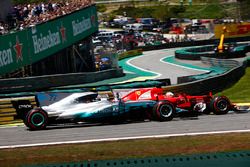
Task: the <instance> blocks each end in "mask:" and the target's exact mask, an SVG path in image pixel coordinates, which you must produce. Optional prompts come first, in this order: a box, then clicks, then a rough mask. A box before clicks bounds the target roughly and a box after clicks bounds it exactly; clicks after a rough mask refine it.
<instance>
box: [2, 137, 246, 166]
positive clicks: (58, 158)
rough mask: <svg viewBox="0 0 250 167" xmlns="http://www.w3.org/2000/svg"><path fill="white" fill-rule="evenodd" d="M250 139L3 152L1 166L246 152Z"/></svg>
mask: <svg viewBox="0 0 250 167" xmlns="http://www.w3.org/2000/svg"><path fill="white" fill-rule="evenodd" d="M249 139H250V133H239V134H237V135H235V134H233V133H232V134H222V135H201V136H183V137H169V138H162V139H143V140H125V141H114V142H101V143H87V144H70V145H56V146H42V147H28V148H14V149H1V150H0V166H4V167H8V166H10V167H17V166H22V165H36V164H51V163H69V162H82V161H86V160H89V161H91V160H114V159H125V158H145V157H156V156H168V155H169V156H170V155H190V154H200V153H216V152H235V151H247V150H250V140H249ZM229 141H230V142H229Z"/></svg>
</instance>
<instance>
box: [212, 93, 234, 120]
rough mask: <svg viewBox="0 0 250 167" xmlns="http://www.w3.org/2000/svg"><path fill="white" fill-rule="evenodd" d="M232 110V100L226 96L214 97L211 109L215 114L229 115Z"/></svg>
mask: <svg viewBox="0 0 250 167" xmlns="http://www.w3.org/2000/svg"><path fill="white" fill-rule="evenodd" d="M230 108H231V102H230V100H229V99H228V98H227V97H225V96H217V97H214V98H213V99H212V100H211V102H210V109H211V110H212V111H213V113H214V114H217V115H222V114H227V113H228V111H229V110H230Z"/></svg>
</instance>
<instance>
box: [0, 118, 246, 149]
mask: <svg viewBox="0 0 250 167" xmlns="http://www.w3.org/2000/svg"><path fill="white" fill-rule="evenodd" d="M221 131H223V132H232V131H236V132H239V131H240V132H244V131H250V113H244V114H243V113H241V114H236V113H229V114H227V115H201V116H198V117H183V118H179V117H176V118H174V119H173V120H172V121H169V122H157V121H144V122H136V123H135V122H129V123H124V124H117V125H108V124H106V125H102V124H100V125H91V124H90V125H85V124H79V125H61V126H50V127H48V128H47V129H46V130H40V131H30V130H28V129H27V128H26V127H24V126H19V127H8V128H0V134H1V135H0V148H12V147H21V146H35V145H49V144H61V143H78V142H79V143H81V142H82V143H83V142H91V141H99V140H101V141H102V140H117V139H131V138H132V139H133V138H147V137H157V136H162V137H164V136H168V135H169V136H179V135H188V134H189V133H191V134H192V133H198V134H199V133H201V134H203V133H207V132H209V133H216V132H219V133H220V132H221Z"/></svg>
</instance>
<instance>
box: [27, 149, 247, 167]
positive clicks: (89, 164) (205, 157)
mask: <svg viewBox="0 0 250 167" xmlns="http://www.w3.org/2000/svg"><path fill="white" fill-rule="evenodd" d="M249 164H250V151H245V152H243V151H241V152H230V153H207V154H194V155H183V156H162V157H146V158H128V159H118V160H97V161H83V162H72V163H60V164H47V165H46V164H43V165H30V166H28V167H45V166H46V167H125V166H126V167H145V166H147V167H166V166H171V167H183V166H192V167H200V166H202V167H211V166H220V167H239V166H240V167H249Z"/></svg>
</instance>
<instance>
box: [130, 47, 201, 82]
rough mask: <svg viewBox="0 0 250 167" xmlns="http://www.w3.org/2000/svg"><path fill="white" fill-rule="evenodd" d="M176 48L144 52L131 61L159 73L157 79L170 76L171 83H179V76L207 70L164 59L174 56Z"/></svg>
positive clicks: (142, 67) (198, 63) (197, 62)
mask: <svg viewBox="0 0 250 167" xmlns="http://www.w3.org/2000/svg"><path fill="white" fill-rule="evenodd" d="M177 49H178V48H174V49H164V50H155V51H147V52H143V56H139V57H135V58H133V59H131V60H130V61H129V63H130V64H132V65H134V66H136V67H140V68H141V69H144V70H147V71H151V72H154V73H156V74H157V76H156V77H155V78H156V79H165V78H170V80H171V84H177V78H178V77H182V76H189V75H197V74H203V73H205V72H206V71H205V70H199V69H195V68H189V67H185V66H178V65H176V64H174V63H168V62H165V61H163V59H164V58H166V57H169V56H174V52H175V50H177ZM193 63H194V64H195V65H198V66H200V65H202V63H201V62H200V61H194V62H193Z"/></svg>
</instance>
